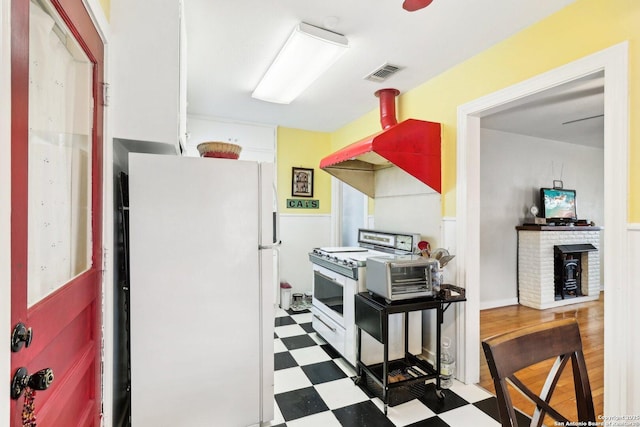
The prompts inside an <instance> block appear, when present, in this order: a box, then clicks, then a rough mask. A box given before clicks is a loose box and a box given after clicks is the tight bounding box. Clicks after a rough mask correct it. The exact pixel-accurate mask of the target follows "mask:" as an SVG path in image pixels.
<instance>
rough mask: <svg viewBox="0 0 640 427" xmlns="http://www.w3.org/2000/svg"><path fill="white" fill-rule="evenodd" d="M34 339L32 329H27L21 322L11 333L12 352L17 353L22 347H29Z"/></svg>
mask: <svg viewBox="0 0 640 427" xmlns="http://www.w3.org/2000/svg"><path fill="white" fill-rule="evenodd" d="M32 339H33V332H32V331H31V328H27V327H26V326H25V324H24V323H22V322H19V323H18V324H17V325H16V327H15V328H13V332H12V333H11V351H13V352H17V351H20V350H21V349H22V347H23V346H24V347H29V346H30V345H31V340H32Z"/></svg>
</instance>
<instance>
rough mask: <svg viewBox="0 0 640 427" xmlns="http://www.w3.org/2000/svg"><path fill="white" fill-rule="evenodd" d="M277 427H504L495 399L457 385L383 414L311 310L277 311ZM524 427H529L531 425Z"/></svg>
mask: <svg viewBox="0 0 640 427" xmlns="http://www.w3.org/2000/svg"><path fill="white" fill-rule="evenodd" d="M274 339H275V342H274V348H275V374H274V380H275V383H274V384H275V399H274V400H275V403H274V404H275V419H274V420H273V421H272V422H271V423H270V424H269V425H270V426H273V427H275V426H277V427H298V426H304V427H315V426H317V427H332V426H344V427H362V426H370V427H378V426H380V427H387V426H389V427H394V426H397V427H400V426H411V427H447V426H448V427H469V426H474V427H499V426H500V423H499V422H498V412H497V406H496V401H495V397H493V396H492V395H491V394H490V393H488V392H486V391H484V390H483V389H481V388H479V387H477V386H475V385H465V384H462V383H460V382H457V381H456V382H455V383H454V385H453V386H452V388H451V389H450V390H449V391H448V393H447V395H446V397H445V399H444V401H441V400H439V399H438V398H437V397H436V396H435V385H434V384H427V385H426V388H427V390H426V392H425V394H424V395H423V396H422V397H420V398H417V399H413V400H410V401H408V402H406V403H402V404H399V405H396V406H389V407H388V410H387V415H386V416H385V415H384V405H383V403H382V401H381V400H380V399H379V398H377V397H374V396H373V395H372V394H371V393H369V392H368V391H367V390H366V389H363V388H361V387H359V386H357V385H355V384H354V381H353V377H355V375H356V374H355V371H354V369H353V367H351V365H349V364H348V363H347V362H346V361H345V360H344V359H342V358H341V357H340V356H339V354H338V353H337V352H336V351H335V350H333V348H332V347H331V346H329V345H328V344H326V343H325V342H324V340H322V338H320V337H319V336H318V335H317V334H316V333H315V332H314V330H313V328H312V327H311V313H310V312H309V311H304V312H294V311H291V310H287V311H284V310H282V309H277V313H276V319H275V337H274ZM524 425H528V422H527V423H526V424H524Z"/></svg>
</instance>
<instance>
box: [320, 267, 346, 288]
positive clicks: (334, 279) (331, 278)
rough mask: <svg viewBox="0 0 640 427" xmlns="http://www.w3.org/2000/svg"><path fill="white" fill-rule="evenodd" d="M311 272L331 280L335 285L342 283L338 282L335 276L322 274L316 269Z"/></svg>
mask: <svg viewBox="0 0 640 427" xmlns="http://www.w3.org/2000/svg"><path fill="white" fill-rule="evenodd" d="M313 272H314V273H316V274H317V275H318V276H321V277H323V278H325V279H327V280H330V281H331V282H333V283H335V284H337V285H340V286H342V283H340V282H338V279H336V278H335V277H330V276H327V275H326V274H322V273H321V272H319V271H318V270H313Z"/></svg>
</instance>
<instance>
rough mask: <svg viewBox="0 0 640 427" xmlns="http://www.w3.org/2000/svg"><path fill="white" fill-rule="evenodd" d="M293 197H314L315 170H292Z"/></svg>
mask: <svg viewBox="0 0 640 427" xmlns="http://www.w3.org/2000/svg"><path fill="white" fill-rule="evenodd" d="M291 175H292V183H291V185H292V187H291V195H292V196H294V197H313V169H307V168H296V167H294V168H292V170H291Z"/></svg>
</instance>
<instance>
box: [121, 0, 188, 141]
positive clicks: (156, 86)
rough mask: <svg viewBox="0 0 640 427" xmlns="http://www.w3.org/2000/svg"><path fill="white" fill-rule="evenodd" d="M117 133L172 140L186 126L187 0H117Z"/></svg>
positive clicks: (177, 138) (123, 136)
mask: <svg viewBox="0 0 640 427" xmlns="http://www.w3.org/2000/svg"><path fill="white" fill-rule="evenodd" d="M111 31H112V34H111V36H112V37H111V43H110V46H109V49H110V52H109V53H110V57H111V66H110V69H111V73H110V75H111V81H110V82H109V84H110V105H109V114H110V116H111V122H112V124H113V128H112V129H113V136H114V138H120V139H128V140H135V141H152V142H159V143H165V144H172V145H174V146H175V147H176V151H177V152H179V141H180V140H182V139H183V135H185V130H186V126H185V124H186V72H185V71H186V70H185V66H184V64H185V58H184V56H185V53H186V51H185V43H186V41H185V36H184V23H183V18H182V0H155V1H153V2H149V1H146V0H112V1H111Z"/></svg>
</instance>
